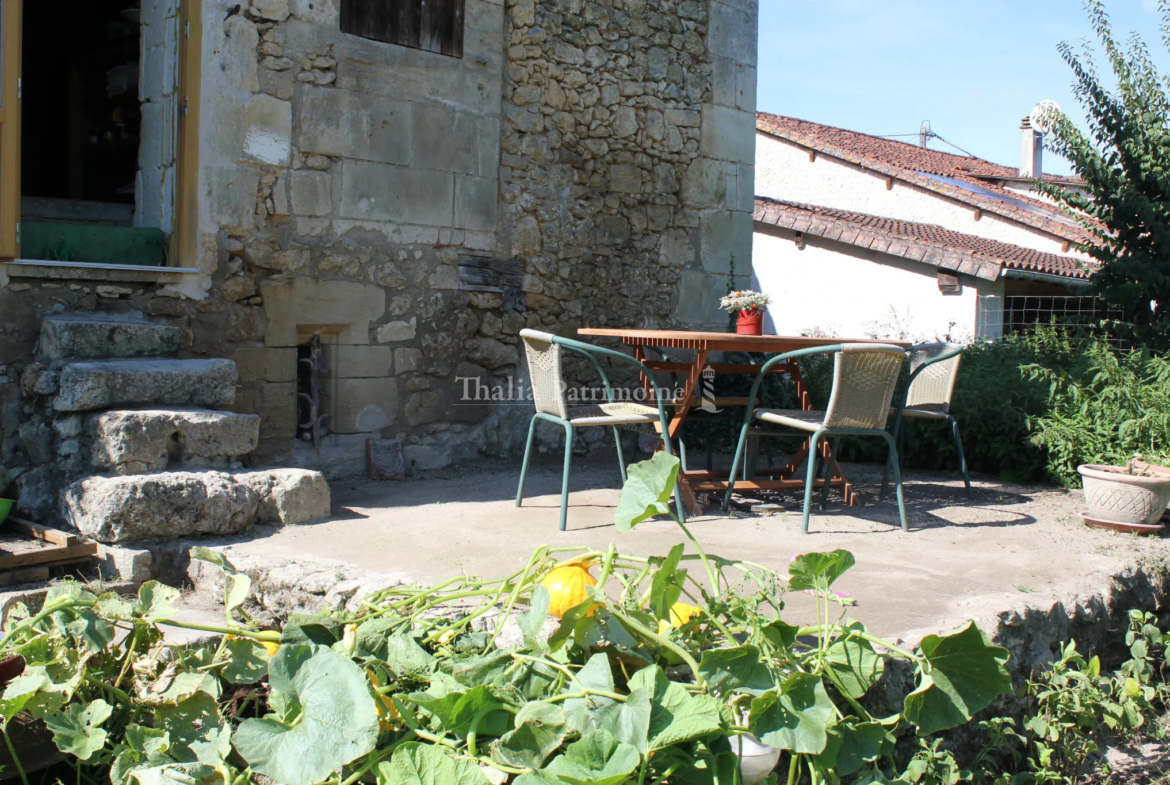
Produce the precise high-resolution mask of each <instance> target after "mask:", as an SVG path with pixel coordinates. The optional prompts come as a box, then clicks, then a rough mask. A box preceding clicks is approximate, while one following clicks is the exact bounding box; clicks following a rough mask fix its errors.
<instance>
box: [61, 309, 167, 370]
mask: <svg viewBox="0 0 1170 785" xmlns="http://www.w3.org/2000/svg"><path fill="white" fill-rule="evenodd" d="M182 337H183V333H182V330H180V329H179V328H178V327H171V326H170V325H163V324H154V323H153V322H148V321H146V320H145V319H141V318H133V317H124V316H116V315H103V314H61V315H58V316H47V317H45V319H44V320H43V321H42V322H41V340H40V346H39V348H38V354H39V355H40V359H41V360H48V361H57V360H65V359H74V360H92V359H97V358H109V357H121V358H125V357H162V356H169V355H173V354H175V353H176V352H177V351H178V350H179V342H180V340H181V339H182Z"/></svg>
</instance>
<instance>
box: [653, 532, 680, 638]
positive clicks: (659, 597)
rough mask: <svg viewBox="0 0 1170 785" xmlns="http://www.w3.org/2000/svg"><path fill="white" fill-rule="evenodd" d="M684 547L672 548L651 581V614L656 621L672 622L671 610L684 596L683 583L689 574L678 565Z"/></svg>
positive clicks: (676, 546)
mask: <svg viewBox="0 0 1170 785" xmlns="http://www.w3.org/2000/svg"><path fill="white" fill-rule="evenodd" d="M684 547H685V546H684V545H683V544H682V543H681V542H680V543H679V544H678V545H675V546H674V547H673V548H671V549H670V553H668V554H667V555H666V558H665V559H663V560H662V564H661V565H659V567H658V569H657V570H655V571H654V577H653V579H651V581H650V612H651V613H653V614H654V618H656V619H660V620H662V621H667V622H668V621H670V609H671V608H672V607H673V606H674V604H675V603H676V602H678V599H679V597H681V596H682V582H683V580H684V579H685V578H686V574H687V573H686V570H679V568H678V563H679V560H680V559H682V555H683V550H684Z"/></svg>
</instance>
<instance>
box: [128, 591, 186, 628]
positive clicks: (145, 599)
mask: <svg viewBox="0 0 1170 785" xmlns="http://www.w3.org/2000/svg"><path fill="white" fill-rule="evenodd" d="M181 597H182V594H181V593H180V592H179V590H178V589H176V588H174V587H173V586H167V585H166V584H164V583H159V582H158V581H147V582H146V583H144V584H142V586H140V587H139V589H138V605H137V607H136V608H135V610H137V611H138V613H139V614H141V616H142V620H143V621H146V622H150V623H152V624H153V623H155V622H160V621H165V620H167V619H169V618H171V617H173V616H174V615H175V612H176V611H177V610H178V607H179V600H180V599H181Z"/></svg>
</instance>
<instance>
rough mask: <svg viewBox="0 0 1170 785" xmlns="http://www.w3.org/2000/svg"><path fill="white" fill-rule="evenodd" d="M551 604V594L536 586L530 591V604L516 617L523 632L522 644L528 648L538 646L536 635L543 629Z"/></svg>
mask: <svg viewBox="0 0 1170 785" xmlns="http://www.w3.org/2000/svg"><path fill="white" fill-rule="evenodd" d="M551 605H552V596H551V595H550V594H549V593H548V589H547V588H545V587H544V586H537V587H536V589H535V590H534V591H533V592H532V605H531V607H529V609H528V610H527V611H525V612H524V613H521V614H520V616H519V617H517V619H516V623H517V624H518V625H519V626H520V631H521V632H523V633H524V645H525V646H527V647H528V648H530V649H536V648H539V647H540V641H538V640H537V637H536V636H537V635H538V634H539V633H540V631H541V630H542V629H544V623H545V622H547V621H548V609H549V606H551Z"/></svg>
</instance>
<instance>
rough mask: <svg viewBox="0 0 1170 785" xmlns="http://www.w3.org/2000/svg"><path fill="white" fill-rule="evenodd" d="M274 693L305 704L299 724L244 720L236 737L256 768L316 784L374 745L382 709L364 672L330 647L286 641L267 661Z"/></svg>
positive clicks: (288, 784) (297, 784) (289, 781)
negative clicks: (379, 712)
mask: <svg viewBox="0 0 1170 785" xmlns="http://www.w3.org/2000/svg"><path fill="white" fill-rule="evenodd" d="M268 681H269V685H270V686H271V688H272V690H273V692H274V693H283V694H285V695H287V696H289V697H290V698H291V699H292V700H294V701H295V702H296V704H297V705H299V707H300V712H299V714H298V715H297V719H296V721H295V724H293V725H291V726H290V725H286V724H284V723H282V722H279V721H277V720H275V719H269V718H265V719H261V720H256V719H251V720H244V721H243V722H242V723H240V727H239V729H238V730H237V731H236V734H235V737H234V739H233V741H234V742H235V746H236V751H237V752H239V753H240V755H241V756H242V757H243V758H244V760H245V761H247V762H248V765H249V766H251V767H252V769H253V770H255V771H257V772H259V773H261V774H264V775H265V776H268V777H271V778H272V779H274V780H276V781H277V782H281V783H284V784H285V785H314V783H317V782H322V781H324V780H325V779H327V778H328V777H329V775H330V774H332V773H333V772H334V771H336V770H337V769H339V768H341V767H342V766H344V765H345V764H347V763H349V762H350V761H353V760H354V759H356V758H358V757H360V756H362V755H365V754H366V753H368V752H369V751H370V750H372V749H373V748H374V744H375V742H376V741H377V739H378V712H377V708H376V706H375V704H374V699H373V697H372V696H371V695H370V692H369V689H368V687H367V680H366V675H365V672H364V671H362V669H361V668H359V667H358V666H357V665H356V664H354V662H353V661H352V660H350V659H348V658H346V657H342V656H341V655H340V654H337V653H335V652H333V651H331V650H330V649H327V648H323V647H316V646H307V645H299V646H289V645H286V646H283V647H282V648H281V649H280V651H278V652H277V653H276V655H275V656H273V658H272V659H271V660H269V661H268Z"/></svg>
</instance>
